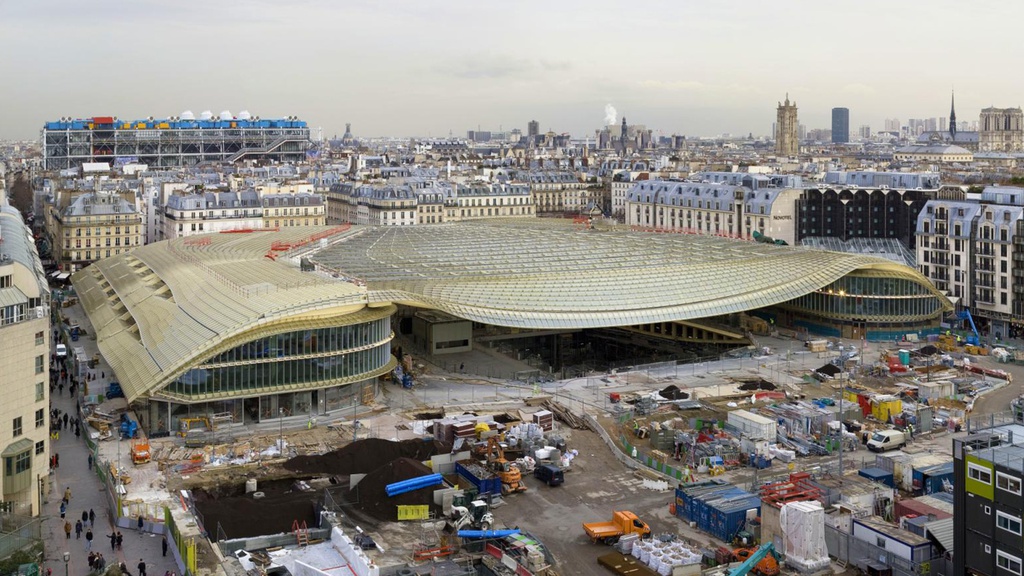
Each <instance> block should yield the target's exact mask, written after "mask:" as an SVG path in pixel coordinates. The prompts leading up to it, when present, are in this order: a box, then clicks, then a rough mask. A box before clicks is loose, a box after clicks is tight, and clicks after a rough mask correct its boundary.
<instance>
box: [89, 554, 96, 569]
mask: <svg viewBox="0 0 1024 576" xmlns="http://www.w3.org/2000/svg"><path fill="white" fill-rule="evenodd" d="M95 568H96V554H95V553H93V552H89V572H92V571H93V570H94V569H95Z"/></svg>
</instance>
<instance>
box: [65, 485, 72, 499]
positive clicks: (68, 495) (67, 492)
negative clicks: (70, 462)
mask: <svg viewBox="0 0 1024 576" xmlns="http://www.w3.org/2000/svg"><path fill="white" fill-rule="evenodd" d="M64 501H65V502H71V486H68V487H67V488H65V489H64Z"/></svg>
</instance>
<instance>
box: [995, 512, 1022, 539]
mask: <svg viewBox="0 0 1024 576" xmlns="http://www.w3.org/2000/svg"><path fill="white" fill-rule="evenodd" d="M996 526H998V527H999V528H1000V529H1002V530H1006V531H1007V532H1012V533H1013V534H1016V535H1017V536H1020V535H1021V527H1020V518H1014V517H1013V516H1010V515H1009V514H1007V513H1005V512H1000V511H999V510H996Z"/></svg>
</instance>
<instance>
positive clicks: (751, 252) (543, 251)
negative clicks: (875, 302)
mask: <svg viewBox="0 0 1024 576" xmlns="http://www.w3.org/2000/svg"><path fill="white" fill-rule="evenodd" d="M313 258H314V260H315V261H316V262H317V263H319V264H321V265H323V266H325V267H327V268H330V269H331V270H333V271H335V272H336V273H338V274H339V275H340V276H344V277H348V278H351V279H357V280H358V281H360V282H361V283H364V284H365V285H366V287H367V288H368V289H369V298H370V300H371V301H386V302H394V303H404V304H409V305H414V306H422V307H427V308H434V309H438V310H443V311H445V312H448V313H450V314H453V315H455V316H459V317H462V318H466V319H469V320H474V321H477V322H483V323H486V324H496V325H501V326H512V327H519V328H599V327H610V326H628V325H637V324H645V323H650V322H663V321H674V320H689V319H696V318H706V317H709V316H717V315H721V314H728V313H733V312H741V311H745V310H753V309H757V308H763V307H766V306H772V305H775V304H780V303H783V302H786V301H789V300H792V299H794V298H797V297H799V296H803V295H805V294H808V293H811V292H814V291H816V290H819V289H822V288H825V287H827V286H828V285H829V284H831V283H832V282H835V281H836V280H838V279H840V278H842V277H843V276H845V275H847V274H851V273H862V274H865V275H873V276H886V277H894V278H903V279H906V280H910V281H913V282H916V283H919V284H921V285H922V286H925V287H927V289H928V290H929V291H930V292H932V293H934V294H935V296H936V297H937V298H939V300H940V301H941V302H943V303H944V305H945V306H947V307H950V308H951V305H950V304H949V302H948V300H947V299H946V297H945V296H944V295H942V294H941V293H940V292H939V291H937V290H936V289H935V288H934V287H933V286H932V285H931V283H929V282H928V280H927V279H926V278H924V277H923V276H922V275H921V274H919V273H918V272H917V271H916V270H914V269H912V268H908V267H907V266H903V265H900V264H897V263H895V262H892V261H890V260H886V259H882V258H876V257H871V256H862V255H857V254H843V253H837V252H826V251H822V250H808V249H801V248H793V247H786V246H774V245H768V244H759V243H753V242H748V241H742V240H733V239H728V238H721V237H715V236H700V235H684V234H678V233H637V232H632V231H628V230H623V231H613V230H582V229H577V228H575V227H573V226H572V225H571V224H568V223H567V222H566V221H565V220H553V219H551V220H548V219H536V220H531V221H523V222H516V221H497V222H496V221H489V222H470V223H455V224H442V225H431V226H405V227H403V226H391V227H379V228H366V229H362V230H360V231H358V232H356V233H354V234H352V235H349V236H347V237H346V238H344V239H343V240H342V241H340V242H338V243H336V244H333V245H332V246H329V247H327V248H326V249H324V250H321V251H319V252H318V253H317V254H316V255H315V256H314V257H313Z"/></svg>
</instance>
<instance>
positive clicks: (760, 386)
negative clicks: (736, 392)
mask: <svg viewBox="0 0 1024 576" xmlns="http://www.w3.org/2000/svg"><path fill="white" fill-rule="evenodd" d="M775 388H776V386H775V384H772V383H771V382H767V381H765V380H759V381H756V382H746V383H744V384H740V390H745V391H747V392H749V391H751V390H775Z"/></svg>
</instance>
